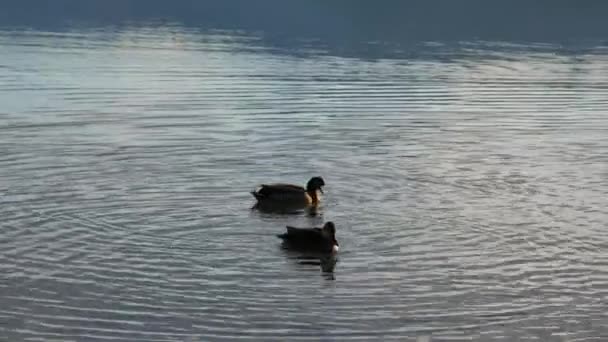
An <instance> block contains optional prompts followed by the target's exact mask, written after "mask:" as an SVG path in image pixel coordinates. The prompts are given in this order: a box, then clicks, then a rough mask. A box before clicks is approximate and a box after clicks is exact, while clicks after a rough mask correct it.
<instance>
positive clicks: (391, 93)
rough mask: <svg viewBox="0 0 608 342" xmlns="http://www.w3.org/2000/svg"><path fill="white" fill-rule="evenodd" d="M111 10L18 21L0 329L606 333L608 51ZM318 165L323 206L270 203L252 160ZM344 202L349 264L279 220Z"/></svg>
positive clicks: (328, 213)
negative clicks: (120, 19)
mask: <svg viewBox="0 0 608 342" xmlns="http://www.w3.org/2000/svg"><path fill="white" fill-rule="evenodd" d="M108 30H109V31H108V32H104V31H99V32H97V31H94V30H91V31H86V30H82V31H78V30H76V31H72V32H69V31H68V32H37V31H34V30H30V31H23V32H21V31H20V32H13V31H0V46H2V47H3V54H2V56H1V57H0V71H1V73H0V98H2V99H3V104H4V108H3V109H2V113H0V118H1V119H2V124H0V133H1V135H2V137H3V139H0V150H2V151H3V152H4V153H1V154H0V195H1V196H2V197H1V198H0V202H1V204H2V205H1V206H0V217H1V218H2V221H1V222H0V249H1V250H2V253H1V254H0V271H2V276H1V279H2V281H1V282H0V289H1V291H0V304H1V305H0V320H1V321H2V322H3V323H5V325H6V326H7V327H8V329H7V330H4V331H0V336H2V337H4V338H6V339H7V340H50V339H60V340H83V339H84V340H93V341H96V340H100V341H101V340H112V341H132V340H146V341H175V340H179V341H208V340H256V341H257V340H265V341H266V340H268V341H270V340H290V341H296V340H298V341H304V340H318V339H319V338H321V339H324V340H339V341H344V340H364V341H368V340H383V341H384V340H399V341H403V340H408V339H409V340H415V339H417V340H419V341H433V340H463V339H469V340H470V339H474V340H499V341H500V340H505V341H506V340H515V339H517V340H527V339H540V340H547V341H553V340H555V341H593V340H600V337H601V336H605V335H606V334H607V333H608V325H607V324H606V323H604V321H605V319H604V318H605V316H604V312H605V307H604V305H603V304H604V303H603V302H602V298H606V296H608V267H607V266H608V259H607V258H606V257H605V256H604V253H603V251H604V250H605V247H606V246H608V234H607V233H606V232H605V229H604V228H605V225H604V223H605V222H606V220H607V219H608V210H606V199H605V197H606V196H605V194H606V192H608V188H607V187H606V185H605V184H606V183H605V181H604V180H605V176H606V169H605V165H606V162H608V155H606V152H605V151H607V150H608V140H606V139H605V136H606V133H608V121H607V120H606V116H605V115H604V113H605V112H606V110H607V109H608V101H607V100H606V98H608V97H606V90H607V89H608V82H607V81H606V80H608V78H607V77H606V76H608V75H606V73H607V72H608V67H607V65H608V64H607V62H608V58H606V55H605V51H603V50H601V49H599V50H597V51H596V50H593V51H591V52H589V50H585V51H581V52H580V53H574V56H572V55H569V54H565V53H562V52H563V51H561V50H560V48H559V47H556V46H553V45H551V44H536V45H535V44H529V45H526V44H523V45H520V44H507V43H504V42H470V43H469V42H463V43H459V44H442V43H436V44H427V45H428V46H427V45H424V46H422V47H420V49H422V50H421V51H420V53H421V54H422V56H426V58H420V57H418V58H404V59H386V60H384V59H377V60H366V59H357V58H342V57H335V56H330V55H328V53H326V52H319V53H312V52H311V53H310V54H307V55H306V56H297V55H293V54H288V53H284V52H283V53H282V52H279V51H274V50H272V49H269V48H265V47H263V46H261V42H260V40H261V38H260V37H257V36H255V35H251V34H248V33H247V34H246V33H243V32H195V31H192V30H186V29H183V28H180V27H179V26H175V27H172V28H171V30H172V31H171V33H170V34H169V33H168V31H166V30H164V29H163V28H162V27H160V28H145V27H140V28H137V27H130V28H127V29H118V28H116V29H111V30H110V29H108ZM171 37H173V38H171ZM372 45H373V44H372ZM370 46H371V45H370ZM387 48H388V47H387ZM311 174H314V175H317V174H319V175H323V177H324V178H325V180H326V182H327V184H328V185H327V187H326V190H327V192H326V194H325V195H324V200H323V204H322V207H321V208H320V209H319V212H318V215H317V216H306V215H293V216H281V215H271V214H263V213H258V212H255V211H251V210H250V208H251V206H252V204H253V198H252V197H251V196H250V195H249V194H248V193H247V192H248V191H250V190H251V189H252V188H253V187H254V186H255V185H256V184H259V183H262V182H269V181H274V180H276V181H286V182H287V181H288V182H294V183H298V184H303V183H305V182H306V180H307V179H308V178H309V177H310V175H311ZM327 220H332V221H334V222H336V224H337V227H338V228H337V234H338V239H339V240H340V244H341V252H340V258H339V260H338V262H337V264H336V266H335V269H334V272H333V274H331V275H330V276H327V275H326V274H325V275H324V274H323V273H322V272H321V269H320V267H319V265H308V264H302V263H299V262H298V260H296V259H294V257H293V256H290V255H287V254H285V253H284V251H282V250H281V248H280V247H279V241H278V239H276V237H275V235H276V234H277V233H278V232H280V231H281V230H282V229H284V228H283V227H284V226H285V225H288V224H289V225H296V226H313V225H320V224H321V223H322V222H324V221H327Z"/></svg>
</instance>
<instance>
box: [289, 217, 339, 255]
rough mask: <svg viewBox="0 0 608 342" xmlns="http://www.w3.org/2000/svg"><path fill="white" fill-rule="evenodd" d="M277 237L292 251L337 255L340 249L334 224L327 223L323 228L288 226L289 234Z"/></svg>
mask: <svg viewBox="0 0 608 342" xmlns="http://www.w3.org/2000/svg"><path fill="white" fill-rule="evenodd" d="M277 236H278V237H279V238H280V239H282V240H283V242H284V243H285V244H286V246H287V247H289V248H292V249H297V250H302V251H311V252H321V253H336V252H337V251H338V249H339V245H338V241H337V240H336V228H335V225H334V224H333V222H327V223H325V225H324V226H323V227H322V228H296V227H290V226H287V232H286V233H283V234H279V235H277Z"/></svg>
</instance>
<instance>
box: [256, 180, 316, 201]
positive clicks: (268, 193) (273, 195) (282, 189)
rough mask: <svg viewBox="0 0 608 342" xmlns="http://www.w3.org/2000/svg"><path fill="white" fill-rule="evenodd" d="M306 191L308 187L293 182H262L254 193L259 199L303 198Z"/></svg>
mask: <svg viewBox="0 0 608 342" xmlns="http://www.w3.org/2000/svg"><path fill="white" fill-rule="evenodd" d="M305 193H306V189H304V188H303V187H301V186H298V185H293V184H282V183H276V184H262V185H260V187H259V189H258V190H257V191H255V192H254V193H253V195H254V196H255V197H256V198H257V199H276V200H284V199H301V198H302V196H303V195H304V194H305Z"/></svg>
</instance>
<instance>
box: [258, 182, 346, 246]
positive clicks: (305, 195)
mask: <svg viewBox="0 0 608 342" xmlns="http://www.w3.org/2000/svg"><path fill="white" fill-rule="evenodd" d="M323 186H325V181H323V178H321V177H313V178H311V179H310V180H309V181H308V183H307V184H306V188H304V187H302V186H299V185H294V184H281V183H276V184H262V185H260V187H259V188H258V189H257V190H256V191H253V192H252V193H251V194H252V195H253V196H254V197H255V198H256V200H257V201H258V203H257V204H256V207H261V208H264V207H272V208H275V209H276V208H306V207H316V206H317V205H318V204H319V195H318V193H317V191H319V192H321V193H323ZM277 236H278V237H279V238H281V239H282V240H283V242H284V243H285V244H286V245H287V246H289V247H291V248H293V249H298V250H306V251H315V252H322V253H336V252H337V251H338V249H339V245H338V241H337V240H336V226H335V225H334V223H333V222H326V223H325V225H323V227H322V228H296V227H290V226H287V232H286V233H284V234H279V235H277Z"/></svg>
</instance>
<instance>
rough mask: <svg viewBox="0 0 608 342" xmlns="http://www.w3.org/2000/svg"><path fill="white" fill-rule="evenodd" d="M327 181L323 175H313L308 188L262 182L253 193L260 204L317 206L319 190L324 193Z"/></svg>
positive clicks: (292, 206) (272, 205)
mask: <svg viewBox="0 0 608 342" xmlns="http://www.w3.org/2000/svg"><path fill="white" fill-rule="evenodd" d="M324 185H325V181H323V178H321V177H313V178H311V179H310V180H309V181H308V183H307V184H306V188H304V187H301V186H299V185H293V184H282V183H275V184H262V185H260V187H259V188H258V189H256V191H253V192H251V194H252V195H253V196H254V197H255V198H256V199H257V201H258V204H261V205H265V206H271V207H291V208H294V207H301V208H305V207H308V206H316V205H318V204H319V196H318V195H317V190H318V191H320V192H321V193H323V189H322V187H323V186H324Z"/></svg>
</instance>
